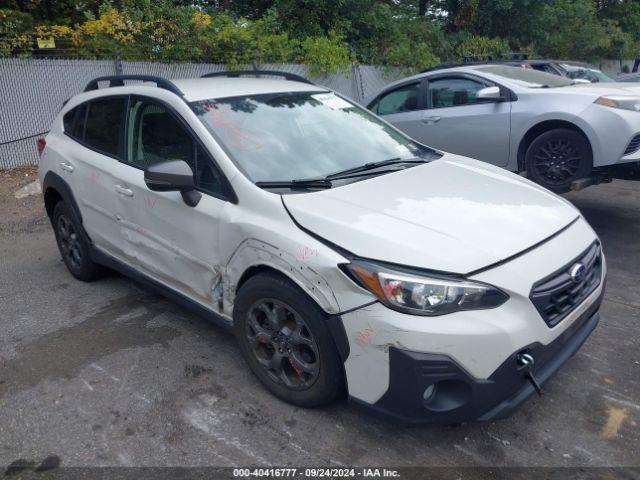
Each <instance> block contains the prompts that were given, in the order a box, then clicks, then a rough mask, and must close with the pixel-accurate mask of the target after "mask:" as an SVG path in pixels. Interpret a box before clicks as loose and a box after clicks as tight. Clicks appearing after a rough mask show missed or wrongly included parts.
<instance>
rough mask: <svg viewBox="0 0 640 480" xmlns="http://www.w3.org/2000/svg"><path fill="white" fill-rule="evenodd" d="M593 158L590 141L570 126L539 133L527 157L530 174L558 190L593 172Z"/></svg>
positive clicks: (544, 185) (526, 161) (561, 191)
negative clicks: (569, 127)
mask: <svg viewBox="0 0 640 480" xmlns="http://www.w3.org/2000/svg"><path fill="white" fill-rule="evenodd" d="M592 165H593V157H592V153H591V146H590V145H589V142H588V141H587V139H586V138H585V137H584V135H582V134H581V133H579V132H576V131H575V130H570V129H567V128H558V129H555V130H549V131H548V132H544V133H543V134H541V135H539V136H538V137H537V138H536V139H535V140H534V141H533V142H531V145H529V148H528V149H527V152H526V156H525V166H526V169H527V177H529V179H530V180H533V181H534V182H536V183H538V184H539V185H542V186H543V187H545V188H547V189H549V190H551V191H553V192H556V193H564V192H568V191H569V190H570V188H571V183H572V182H574V181H575V180H578V179H580V178H584V177H586V176H588V175H589V174H590V173H591V169H592Z"/></svg>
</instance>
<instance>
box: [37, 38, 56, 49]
mask: <svg viewBox="0 0 640 480" xmlns="http://www.w3.org/2000/svg"><path fill="white" fill-rule="evenodd" d="M37 40H38V48H56V41H55V39H54V38H53V37H49V38H40V37H38V39H37Z"/></svg>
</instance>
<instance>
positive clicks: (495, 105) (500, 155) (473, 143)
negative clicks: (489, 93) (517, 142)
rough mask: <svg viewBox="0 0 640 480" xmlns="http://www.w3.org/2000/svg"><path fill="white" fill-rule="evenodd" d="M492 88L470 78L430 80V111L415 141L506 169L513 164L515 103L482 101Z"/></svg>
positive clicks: (424, 116)
mask: <svg viewBox="0 0 640 480" xmlns="http://www.w3.org/2000/svg"><path fill="white" fill-rule="evenodd" d="M488 86H492V84H489V83H485V82H484V81H481V80H480V79H476V78H470V77H467V76H455V75H451V76H444V77H440V76H439V77H436V78H429V80H428V83H427V107H428V108H427V110H425V111H424V113H423V115H422V118H421V119H420V123H421V124H422V127H421V135H420V136H416V137H415V138H416V139H418V140H419V141H421V142H422V143H425V144H426V145H430V146H432V147H435V148H439V149H441V150H444V151H446V152H451V153H457V154H458V155H464V156H466V157H471V158H475V159H478V160H482V161H484V162H487V163H491V164H493V165H497V166H500V167H504V166H506V165H507V164H508V163H509V139H510V136H511V102H509V101H502V102H495V101H482V100H480V99H478V98H477V97H476V94H477V92H478V91H479V90H481V89H483V88H485V87H488Z"/></svg>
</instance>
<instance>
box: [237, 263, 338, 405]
mask: <svg viewBox="0 0 640 480" xmlns="http://www.w3.org/2000/svg"><path fill="white" fill-rule="evenodd" d="M235 305H236V306H235V308H234V315H233V316H234V330H235V334H236V337H237V339H238V343H239V345H240V350H241V351H242V355H243V357H244V358H245V360H246V361H247V363H248V364H249V367H250V368H251V370H252V371H253V373H254V374H255V375H256V377H258V379H259V380H260V381H261V382H262V383H263V384H264V386H265V387H267V389H268V390H269V391H271V392H272V393H273V394H274V395H276V396H277V397H279V398H281V399H282V400H285V401H286V402H289V403H293V404H295V405H300V406H303V407H314V406H319V405H323V404H326V403H329V402H331V401H333V400H334V399H335V398H336V397H337V396H338V395H339V394H340V393H341V392H342V390H343V388H344V379H343V373H342V364H341V362H340V356H339V354H338V351H337V348H336V346H335V343H334V341H333V338H332V336H331V334H330V332H329V330H328V328H327V326H326V323H325V322H326V314H325V313H324V312H323V311H322V310H321V309H320V308H319V307H318V306H317V305H316V304H315V302H313V300H311V299H310V298H309V297H308V296H307V295H305V294H304V292H302V291H301V290H300V289H299V288H298V287H297V286H296V285H294V284H293V283H291V282H290V281H288V280H286V279H285V278H283V277H281V276H279V275H276V274H259V275H256V276H255V277H252V278H250V279H249V280H248V281H247V282H246V283H245V284H244V285H243V286H242V287H241V289H240V291H239V292H238V296H237V297H236V301H235Z"/></svg>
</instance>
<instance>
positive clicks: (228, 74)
mask: <svg viewBox="0 0 640 480" xmlns="http://www.w3.org/2000/svg"><path fill="white" fill-rule="evenodd" d="M242 75H247V76H249V75H251V76H256V77H259V76H261V75H271V76H274V77H284V78H285V79H286V80H292V81H294V82H302V83H308V84H310V85H315V84H314V83H313V82H312V81H311V80H308V79H306V78H304V77H302V76H300V75H296V74H295V73H289V72H280V71H278V70H238V71H225V72H211V73H205V74H204V75H202V77H200V78H212V77H240V76H242Z"/></svg>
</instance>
